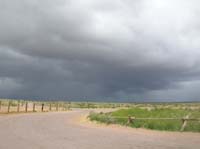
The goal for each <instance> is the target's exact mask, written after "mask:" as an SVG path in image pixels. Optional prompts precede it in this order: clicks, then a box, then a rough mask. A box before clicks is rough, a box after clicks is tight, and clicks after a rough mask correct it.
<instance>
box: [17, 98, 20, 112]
mask: <svg viewBox="0 0 200 149" xmlns="http://www.w3.org/2000/svg"><path fill="white" fill-rule="evenodd" d="M19 107H20V100H18V102H17V112H19Z"/></svg>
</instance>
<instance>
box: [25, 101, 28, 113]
mask: <svg viewBox="0 0 200 149" xmlns="http://www.w3.org/2000/svg"><path fill="white" fill-rule="evenodd" d="M25 112H28V102H26V105H25Z"/></svg>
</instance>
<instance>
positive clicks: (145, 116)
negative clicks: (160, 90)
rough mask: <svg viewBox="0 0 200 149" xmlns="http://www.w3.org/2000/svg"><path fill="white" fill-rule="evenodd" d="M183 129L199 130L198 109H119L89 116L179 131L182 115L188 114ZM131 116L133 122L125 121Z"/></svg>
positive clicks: (135, 126)
mask: <svg viewBox="0 0 200 149" xmlns="http://www.w3.org/2000/svg"><path fill="white" fill-rule="evenodd" d="M188 115H189V118H187V119H186V120H188V121H187V125H186V127H185V129H184V131H192V132H200V119H199V118H200V110H191V109H166V108H165V109H152V110H148V109H141V108H131V109H121V110H117V111H114V112H110V113H91V114H90V115H89V118H90V119H91V120H92V121H98V122H102V123H106V124H121V125H128V126H130V127H134V128H147V129H154V130H167V131H180V130H181V127H182V124H183V121H182V120H184V117H186V116H188ZM128 117H133V119H134V121H133V123H127V121H128Z"/></svg>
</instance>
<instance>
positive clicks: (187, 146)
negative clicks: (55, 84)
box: [0, 110, 200, 149]
mask: <svg viewBox="0 0 200 149" xmlns="http://www.w3.org/2000/svg"><path fill="white" fill-rule="evenodd" d="M88 112H89V110H74V111H70V112H54V113H32V114H31V113H30V114H16V115H0V149H13V148H15V149H143V148H148V149H151V148H152V149H156V148H157V149H164V148H165V149H168V148H172V149H195V148H196V149H199V148H200V134H199V133H178V132H159V131H151V130H143V129H132V128H126V127H120V126H116V125H111V126H106V125H99V124H94V123H91V122H88V121H87V120H86V119H85V118H84V117H85V115H87V114H88Z"/></svg>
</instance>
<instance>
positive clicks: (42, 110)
mask: <svg viewBox="0 0 200 149" xmlns="http://www.w3.org/2000/svg"><path fill="white" fill-rule="evenodd" d="M43 111H44V103H43V104H42V112H43Z"/></svg>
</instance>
